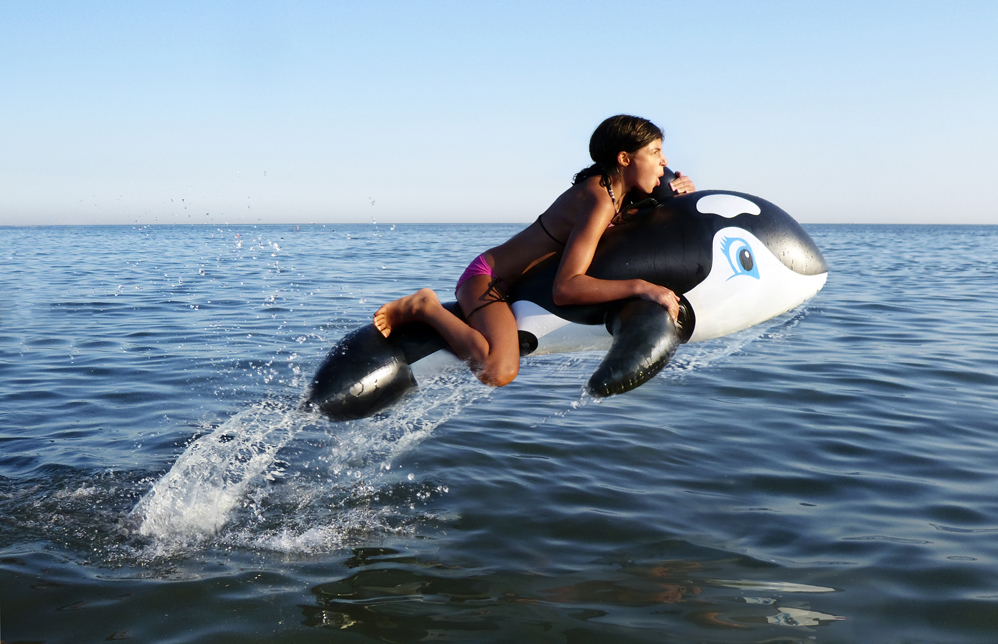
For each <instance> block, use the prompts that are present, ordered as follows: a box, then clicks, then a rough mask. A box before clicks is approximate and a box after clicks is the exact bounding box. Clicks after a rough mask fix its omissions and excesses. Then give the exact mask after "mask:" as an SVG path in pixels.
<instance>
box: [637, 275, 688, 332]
mask: <svg viewBox="0 0 998 644" xmlns="http://www.w3.org/2000/svg"><path fill="white" fill-rule="evenodd" d="M641 281H643V282H644V280H641ZM638 297H640V298H641V299H642V300H650V301H652V302H655V303H657V304H660V305H662V306H663V307H665V308H666V309H668V311H669V315H671V316H672V321H673V322H678V321H679V296H678V295H676V294H675V293H673V292H672V291H670V290H669V289H667V288H665V287H664V286H659V285H658V284H652V283H651V282H644V284H642V290H641V292H640V293H639V294H638Z"/></svg>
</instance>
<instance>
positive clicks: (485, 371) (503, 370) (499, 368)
mask: <svg viewBox="0 0 998 644" xmlns="http://www.w3.org/2000/svg"><path fill="white" fill-rule="evenodd" d="M518 373H520V361H519V360H517V361H516V362H511V361H507V360H503V361H494V362H488V361H487V362H486V363H485V366H484V367H483V368H482V369H480V370H479V371H478V373H476V374H475V375H477V376H478V379H479V380H481V381H482V382H483V383H485V384H486V385H488V386H490V387H505V386H506V385H508V384H509V383H511V382H513V380H515V379H516V376H517V374H518Z"/></svg>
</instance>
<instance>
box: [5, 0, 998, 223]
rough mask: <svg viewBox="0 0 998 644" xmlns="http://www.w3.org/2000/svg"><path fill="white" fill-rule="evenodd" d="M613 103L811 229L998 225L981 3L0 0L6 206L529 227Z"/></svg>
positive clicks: (997, 169)
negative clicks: (883, 224)
mask: <svg viewBox="0 0 998 644" xmlns="http://www.w3.org/2000/svg"><path fill="white" fill-rule="evenodd" d="M203 5H207V6H203ZM621 112H624V113H633V114H638V115H641V116H645V117H647V118H650V119H651V120H653V121H655V122H656V123H657V124H659V125H660V126H662V128H663V129H664V130H665V132H666V139H665V148H666V155H667V156H668V157H669V160H670V165H671V166H672V167H673V168H675V169H679V170H682V171H684V172H685V173H687V174H689V175H691V176H692V178H693V179H694V180H695V181H696V183H697V186H698V187H699V188H702V189H706V188H726V189H732V190H740V191H744V192H750V193H752V194H756V195H759V196H761V197H764V198H766V199H769V200H770V201H773V202H775V203H777V204H778V205H780V206H782V207H783V208H784V209H785V210H787V211H788V212H790V213H791V214H792V215H793V216H794V217H796V218H797V219H798V220H800V221H802V222H814V223H818V222H826V223H840V222H888V223H893V222H911V223H998V205H996V201H998V200H996V198H995V196H994V188H993V187H994V186H995V185H998V162H996V161H995V159H996V151H998V2H992V1H990V0H986V1H980V2H960V1H955V2H945V3H939V2H917V1H911V2H907V1H905V2H902V1H898V2H886V1H885V2H875V1H870V2H853V1H851V0H848V1H842V0H838V1H834V2H833V1H828V2H824V1H799V0H790V1H786V2H777V1H758V2H757V1H752V2H743V1H735V0H732V1H728V2H670V1H662V0H653V1H648V2H624V3H614V2H579V1H572V2H545V1H543V0H532V1H525V2H520V1H513V2H494V3H479V2H442V1H441V2H402V1H398V2H379V1H373V2H367V1H365V2H360V1H357V2H314V3H311V2H309V3H306V2H288V3H276V2H245V1H239V2H210V3H202V2H100V1H91V2H75V1H74V2H46V1H44V0H41V1H34V0H31V1H29V0H23V1H22V0H16V1H7V0H0V224H16V225H21V224H65V223H101V224H106V223H112V224H114V223H119V224H134V223H136V222H138V223H188V222H194V221H197V222H208V223H217V224H221V223H282V222H288V223H308V222H325V223H330V222H331V223H337V222H349V221H353V222H370V221H371V219H372V218H376V220H377V221H378V223H389V222H417V221H423V222H428V221H460V222H471V221H482V222H498V221H517V222H528V221H530V220H531V219H533V218H534V217H536V216H537V214H538V213H539V212H541V211H542V210H543V209H544V208H545V207H547V205H548V204H549V203H550V202H551V201H552V200H553V199H554V198H555V197H556V196H557V195H558V194H559V193H560V192H561V191H562V190H564V189H565V188H566V187H567V186H568V184H569V181H570V179H571V176H572V174H573V173H574V172H576V171H577V170H579V169H580V168H581V167H583V166H585V165H587V164H588V162H589V159H588V153H587V145H588V141H589V135H590V134H591V132H592V130H593V128H594V127H595V126H596V125H597V124H598V123H599V122H600V121H601V120H602V119H603V118H605V117H607V116H610V115H612V114H616V113H621Z"/></svg>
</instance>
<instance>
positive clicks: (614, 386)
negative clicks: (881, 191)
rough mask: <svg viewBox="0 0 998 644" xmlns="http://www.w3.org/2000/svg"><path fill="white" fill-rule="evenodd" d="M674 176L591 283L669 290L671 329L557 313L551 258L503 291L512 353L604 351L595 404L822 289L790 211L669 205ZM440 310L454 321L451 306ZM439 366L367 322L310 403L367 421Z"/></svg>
mask: <svg viewBox="0 0 998 644" xmlns="http://www.w3.org/2000/svg"><path fill="white" fill-rule="evenodd" d="M674 177H675V175H674V174H672V172H671V171H669V170H668V168H666V176H664V177H662V181H661V184H662V185H661V186H660V187H659V188H657V189H656V192H655V193H654V194H652V196H651V198H649V199H646V200H644V201H642V202H639V203H636V204H634V205H632V206H630V207H629V208H628V209H627V212H626V216H625V218H624V221H623V222H622V223H621V224H618V225H615V226H612V227H611V228H609V229H607V231H606V232H605V233H604V234H603V237H602V238H601V239H600V242H599V246H598V247H597V249H596V253H595V255H594V256H593V261H592V264H591V265H590V267H589V271H588V274H589V275H592V276H594V277H598V278H601V279H632V278H641V279H645V280H648V281H649V282H653V283H655V284H660V285H662V286H666V287H668V288H670V289H672V290H673V291H675V292H676V293H677V294H679V295H680V315H679V321H678V323H673V321H672V318H671V317H670V316H669V314H668V313H667V312H666V310H665V308H663V307H662V306H660V305H658V304H656V303H654V302H650V301H647V300H638V299H634V300H622V301H615V302H607V303H604V304H597V305H583V306H558V305H556V304H555V303H554V301H553V298H552V292H551V289H552V284H553V282H554V276H555V272H556V271H557V268H558V262H559V261H560V259H561V256H560V255H556V256H554V257H552V258H550V259H548V260H546V261H545V262H543V263H541V264H539V265H537V266H536V267H534V268H533V269H531V271H530V272H529V273H527V274H526V275H524V276H523V277H522V278H521V279H519V280H518V281H517V282H516V284H515V285H514V286H513V288H512V290H511V293H510V306H511V308H512V310H513V314H514V315H515V317H516V320H517V326H518V328H519V334H520V355H529V354H532V353H537V354H540V353H555V352H562V351H580V350H591V349H608V351H607V354H606V357H605V358H604V359H603V362H602V363H601V364H600V366H599V367H598V368H597V369H596V371H595V373H593V375H592V377H591V378H590V380H589V384H588V389H589V391H590V393H592V394H593V395H595V396H609V395H611V394H618V393H623V392H625V391H629V390H631V389H634V388H635V387H637V386H639V385H641V384H643V383H645V382H647V381H648V380H650V379H651V378H652V377H654V376H655V374H657V373H658V372H659V371H661V369H662V367H664V366H665V365H666V363H667V362H668V361H669V359H670V358H672V355H673V354H674V353H675V351H676V348H677V347H678V346H679V345H680V344H683V343H685V342H691V341H692V342H695V341H698V340H707V339H710V338H716V337H720V336H723V335H727V334H729V333H734V332H735V331H740V330H742V329H745V328H747V327H750V326H752V325H754V324H758V323H760V322H763V321H765V320H768V319H770V318H772V317H774V316H777V315H779V314H781V313H784V312H786V311H789V310H790V309H792V308H794V307H796V306H798V305H800V304H801V303H802V302H804V301H805V300H807V299H808V298H810V297H811V296H813V295H814V294H815V293H817V292H818V291H819V290H820V289H821V287H822V286H824V284H825V279H826V278H827V276H828V266H827V265H826V263H825V259H824V257H822V255H821V251H819V250H818V248H817V246H815V244H814V242H813V241H812V240H811V238H810V237H809V236H808V234H807V233H806V232H804V230H803V229H802V228H801V227H800V225H799V224H798V223H797V222H796V221H794V219H793V218H792V217H790V215H788V214H787V213H786V212H784V211H783V210H781V209H780V208H778V207H777V206H775V205H773V204H772V203H770V202H768V201H765V200H764V199H760V198H758V197H753V196H751V195H747V194H743V193H738V192H728V191H723V190H704V191H700V192H694V193H690V194H686V195H681V196H673V195H672V193H671V190H670V189H669V188H668V183H669V182H670V181H671V180H672V178H674ZM444 306H446V307H447V308H448V309H449V310H450V311H451V312H453V313H455V314H456V315H458V316H461V310H460V307H458V305H457V303H456V302H451V303H448V304H445V305H444ZM447 362H450V363H454V362H457V358H456V356H454V354H453V353H451V352H450V351H449V349H448V348H447V344H446V343H445V342H444V341H443V339H442V338H441V337H440V336H439V335H438V334H437V332H436V331H435V330H433V329H432V328H431V327H430V326H429V325H426V324H422V323H413V324H407V325H403V326H401V327H399V328H397V329H393V330H392V333H391V335H390V336H389V337H388V338H385V337H383V336H382V335H381V333H380V332H379V331H378V330H377V329H376V328H375V327H374V325H373V324H369V325H366V326H364V327H361V328H359V329H356V330H355V331H353V332H351V333H350V334H348V335H347V336H346V337H344V338H343V339H342V340H341V341H340V342H339V343H338V344H337V345H336V346H334V347H333V349H332V350H331V351H330V352H329V355H328V356H327V357H326V359H325V361H324V362H323V364H322V365H321V366H320V367H319V370H318V371H317V372H316V374H315V377H314V378H313V380H312V387H311V390H310V392H309V394H308V397H307V399H306V405H308V406H310V407H312V408H315V409H318V410H320V411H321V412H323V413H324V414H325V415H326V416H328V417H329V418H331V419H333V420H350V419H356V418H363V417H366V416H370V415H372V414H375V413H377V412H378V411H381V410H382V409H384V408H386V407H388V406H389V405H391V404H392V403H394V402H395V401H397V400H398V399H399V398H401V397H402V396H403V395H405V393H406V392H407V391H409V390H410V389H412V388H414V387H416V383H417V382H418V381H419V379H420V375H426V374H429V373H432V372H433V371H435V370H438V369H440V368H441V367H442V366H443V365H444V364H445V363H447Z"/></svg>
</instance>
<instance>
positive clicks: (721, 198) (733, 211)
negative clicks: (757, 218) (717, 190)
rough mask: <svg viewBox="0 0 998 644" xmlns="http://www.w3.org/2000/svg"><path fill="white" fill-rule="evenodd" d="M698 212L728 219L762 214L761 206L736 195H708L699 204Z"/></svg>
mask: <svg viewBox="0 0 998 644" xmlns="http://www.w3.org/2000/svg"><path fill="white" fill-rule="evenodd" d="M697 210H699V211H700V212H702V213H703V214H705V215H721V216H722V217H726V218H727V219H731V218H732V217H737V216H738V215H740V214H742V213H746V214H749V215H759V214H762V210H760V209H759V206H757V205H756V204H754V203H752V202H751V201H749V200H748V199H746V198H744V197H738V196H735V195H707V196H706V197H701V198H700V201H698V202H697Z"/></svg>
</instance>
